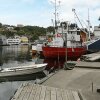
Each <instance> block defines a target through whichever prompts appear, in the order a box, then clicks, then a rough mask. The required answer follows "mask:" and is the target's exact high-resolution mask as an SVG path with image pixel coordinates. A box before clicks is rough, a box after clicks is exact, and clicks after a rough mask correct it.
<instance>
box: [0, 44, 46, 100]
mask: <svg viewBox="0 0 100 100" xmlns="http://www.w3.org/2000/svg"><path fill="white" fill-rule="evenodd" d="M30 49H31V47H29V46H27V45H22V46H18V45H15V46H14V45H13V46H3V47H0V67H2V68H4V67H16V66H18V65H26V64H30V63H32V62H37V63H42V61H43V60H41V59H38V58H37V57H33V56H32V55H31V53H30ZM42 77H45V75H40V74H34V75H27V76H22V77H12V78H3V79H0V100H9V99H10V98H11V96H13V95H14V92H15V91H16V89H17V88H18V87H19V86H20V84H21V83H23V82H25V81H31V82H34V80H35V79H36V78H42Z"/></svg>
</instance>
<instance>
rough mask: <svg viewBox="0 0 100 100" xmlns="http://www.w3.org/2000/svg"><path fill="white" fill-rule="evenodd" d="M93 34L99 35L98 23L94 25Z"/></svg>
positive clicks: (99, 27)
mask: <svg viewBox="0 0 100 100" xmlns="http://www.w3.org/2000/svg"><path fill="white" fill-rule="evenodd" d="M94 35H95V37H100V25H99V26H94Z"/></svg>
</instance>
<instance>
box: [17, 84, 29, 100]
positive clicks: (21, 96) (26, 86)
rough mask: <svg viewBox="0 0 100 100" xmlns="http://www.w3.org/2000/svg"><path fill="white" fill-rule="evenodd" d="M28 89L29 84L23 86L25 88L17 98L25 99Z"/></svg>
mask: <svg viewBox="0 0 100 100" xmlns="http://www.w3.org/2000/svg"><path fill="white" fill-rule="evenodd" d="M27 89H28V85H27V84H26V85H25V86H24V87H23V90H22V91H21V93H20V96H19V98H17V100H24V99H23V98H24V96H25V95H26V91H27Z"/></svg>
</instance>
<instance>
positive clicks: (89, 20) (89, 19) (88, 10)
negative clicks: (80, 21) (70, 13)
mask: <svg viewBox="0 0 100 100" xmlns="http://www.w3.org/2000/svg"><path fill="white" fill-rule="evenodd" d="M87 22H88V38H89V40H90V39H91V38H90V16H89V9H88V20H87Z"/></svg>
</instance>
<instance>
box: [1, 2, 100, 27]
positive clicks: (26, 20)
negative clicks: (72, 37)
mask: <svg viewBox="0 0 100 100" xmlns="http://www.w3.org/2000/svg"><path fill="white" fill-rule="evenodd" d="M57 1H59V0H57ZM60 1H61V3H60V6H58V7H57V12H58V18H59V19H60V21H70V22H75V21H76V22H77V23H78V21H77V18H75V17H74V13H73V12H72V8H74V9H75V10H76V13H77V15H78V17H79V19H80V21H81V23H82V24H83V25H87V20H88V9H89V16H90V17H89V18H90V22H91V25H92V26H95V25H99V24H100V21H98V18H99V16H100V0H60ZM53 2H54V0H0V22H1V23H2V24H10V25H17V24H23V25H37V26H43V27H47V26H52V25H53V24H52V21H51V19H54V3H53ZM78 24H79V23H78Z"/></svg>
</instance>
